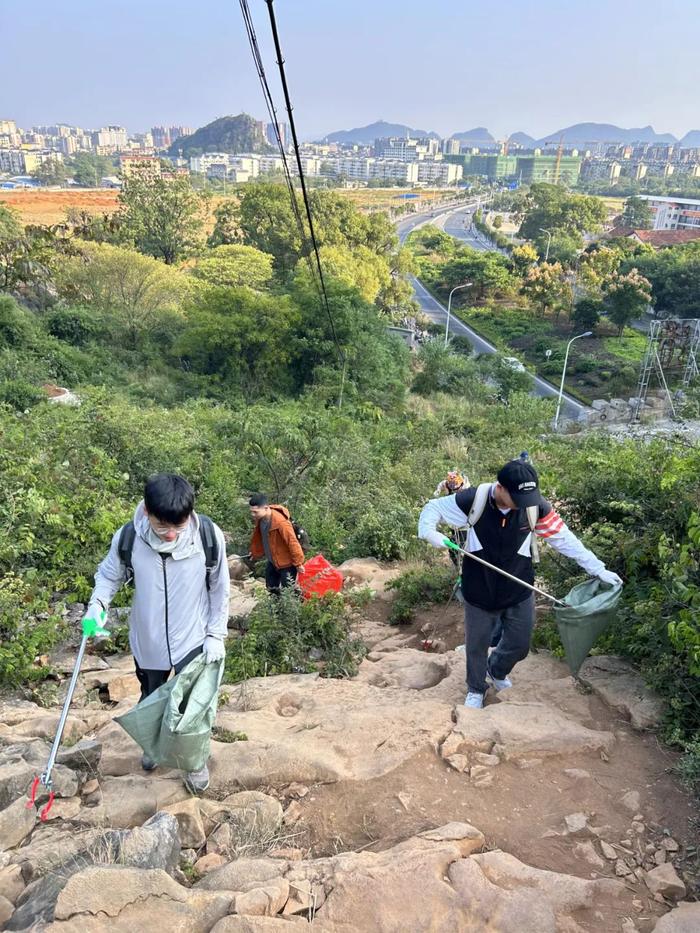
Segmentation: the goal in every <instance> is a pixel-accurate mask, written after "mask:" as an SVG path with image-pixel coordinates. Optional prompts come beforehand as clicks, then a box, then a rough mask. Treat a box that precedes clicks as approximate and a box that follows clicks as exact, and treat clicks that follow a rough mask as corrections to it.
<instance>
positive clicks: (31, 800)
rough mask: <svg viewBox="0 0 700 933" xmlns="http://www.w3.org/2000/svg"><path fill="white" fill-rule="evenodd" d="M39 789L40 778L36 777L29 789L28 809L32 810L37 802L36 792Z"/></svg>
mask: <svg viewBox="0 0 700 933" xmlns="http://www.w3.org/2000/svg"><path fill="white" fill-rule="evenodd" d="M38 789H39V778H38V777H35V778H34V780H33V781H32V788H31V790H30V791H29V800H28V801H27V810H31V808H32V807H33V806H34V804H35V802H36V792H37V790H38Z"/></svg>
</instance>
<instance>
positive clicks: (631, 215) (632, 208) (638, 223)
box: [622, 197, 653, 230]
mask: <svg viewBox="0 0 700 933" xmlns="http://www.w3.org/2000/svg"><path fill="white" fill-rule="evenodd" d="M652 216H653V215H652V210H651V208H650V207H649V202H648V201H645V200H644V198H639V197H631V198H627V200H626V201H625V209H624V211H623V212H622V223H623V226H625V227H631V228H632V229H633V230H648V229H649V228H650V227H651V221H652Z"/></svg>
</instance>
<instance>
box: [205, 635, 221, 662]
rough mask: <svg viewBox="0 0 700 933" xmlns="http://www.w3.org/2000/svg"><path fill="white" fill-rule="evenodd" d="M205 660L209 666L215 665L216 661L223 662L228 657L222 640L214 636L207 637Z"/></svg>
mask: <svg viewBox="0 0 700 933" xmlns="http://www.w3.org/2000/svg"><path fill="white" fill-rule="evenodd" d="M202 650H203V652H204V660H205V662H206V663H207V664H213V663H214V662H215V661H223V659H224V657H225V655H226V649H225V648H224V643H223V640H222V639H221V638H216V637H215V636H214V635H207V637H206V638H205V639H204V646H203V649H202Z"/></svg>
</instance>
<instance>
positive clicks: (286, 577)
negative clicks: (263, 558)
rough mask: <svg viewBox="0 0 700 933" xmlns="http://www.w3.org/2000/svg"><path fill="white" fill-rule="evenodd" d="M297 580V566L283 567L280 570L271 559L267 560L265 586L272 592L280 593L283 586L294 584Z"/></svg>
mask: <svg viewBox="0 0 700 933" xmlns="http://www.w3.org/2000/svg"><path fill="white" fill-rule="evenodd" d="M296 582H297V568H296V567H282V568H280V570H278V569H277V567H275V565H274V564H273V563H272V561H271V560H269V561H268V562H267V567H266V568H265V586H266V587H267V588H268V590H269V591H270V593H279V592H280V590H281V589H282V588H283V587H287V586H294V584H295V583H296Z"/></svg>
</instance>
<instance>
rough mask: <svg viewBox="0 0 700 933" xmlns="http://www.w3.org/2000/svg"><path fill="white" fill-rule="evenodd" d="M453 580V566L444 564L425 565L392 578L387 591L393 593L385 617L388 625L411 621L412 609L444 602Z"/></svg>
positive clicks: (454, 575)
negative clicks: (393, 595)
mask: <svg viewBox="0 0 700 933" xmlns="http://www.w3.org/2000/svg"><path fill="white" fill-rule="evenodd" d="M456 577H457V572H456V570H455V569H454V567H453V566H452V565H451V564H450V565H449V566H448V565H447V564H444V563H441V564H437V563H435V564H432V563H431V564H427V565H425V566H424V567H418V568H416V569H415V570H407V571H406V572H405V573H402V574H401V575H400V576H399V577H396V579H395V580H392V581H391V582H390V583H389V584H388V587H389V589H391V590H395V591H396V596H395V597H394V601H393V603H392V605H391V614H390V615H389V622H390V623H391V625H404V624H406V623H408V622H411V621H413V617H414V614H415V610H416V609H424V608H425V607H426V606H429V605H431V604H433V603H446V602H447V601H448V599H449V598H450V595H451V593H452V590H453V588H454V585H455V580H456Z"/></svg>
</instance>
